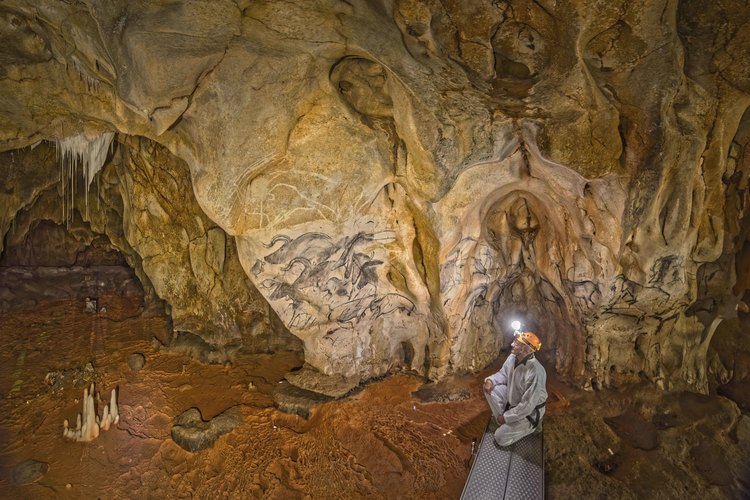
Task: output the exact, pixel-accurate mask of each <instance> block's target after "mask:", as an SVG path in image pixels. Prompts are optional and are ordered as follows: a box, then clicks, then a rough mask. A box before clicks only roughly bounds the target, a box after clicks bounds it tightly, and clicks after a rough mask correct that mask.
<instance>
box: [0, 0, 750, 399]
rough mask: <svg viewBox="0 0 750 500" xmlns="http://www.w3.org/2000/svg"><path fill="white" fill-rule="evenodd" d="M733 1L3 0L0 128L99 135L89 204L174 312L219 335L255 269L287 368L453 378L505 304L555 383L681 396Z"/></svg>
mask: <svg viewBox="0 0 750 500" xmlns="http://www.w3.org/2000/svg"><path fill="white" fill-rule="evenodd" d="M748 18H750V9H748V8H747V4H746V2H744V1H742V0H734V1H727V2H721V3H718V2H711V3H706V2H699V1H697V0H680V1H677V0H655V1H653V0H638V1H625V0H621V1H614V2H612V1H603V0H602V1H600V0H536V1H533V0H513V1H504V0H493V1H490V0H477V1H473V2H466V1H461V0H447V1H446V0H443V1H438V0H427V1H417V0H378V1H366V0H348V1H333V0H314V1H309V2H286V1H284V2H278V1H275V2H273V1H272V2H265V1H253V2H250V1H243V0H237V1H229V0H226V1H225V0H220V1H200V0H185V1H181V2H146V1H128V2H126V1H120V0H117V1H108V2H104V1H99V0H79V1H74V2H56V1H52V0H41V1H39V2H34V3H33V4H30V3H29V2H25V1H20V0H8V1H6V2H4V3H3V5H2V6H1V7H0V32H1V33H2V36H3V38H4V40H5V41H6V43H4V44H3V45H2V48H0V60H1V61H2V67H1V69H0V116H2V121H0V150H3V151H13V150H20V149H23V148H27V147H29V146H31V145H34V144H36V143H37V142H38V141H52V142H54V141H57V142H60V141H63V140H65V139H67V138H70V137H77V138H79V139H77V140H78V141H80V142H86V141H90V143H92V144H93V141H94V140H95V138H96V137H101V134H104V133H112V132H115V133H116V134H117V137H118V139H117V140H118V142H119V145H118V151H119V152H118V154H117V157H116V158H115V159H114V160H113V164H114V166H107V167H105V169H104V170H102V171H101V173H99V174H98V179H99V182H100V183H101V186H102V189H103V191H104V192H107V191H117V192H118V194H119V196H105V197H103V200H104V199H105V198H106V200H109V202H110V203H112V200H115V199H118V200H121V201H120V202H118V203H121V206H120V205H117V204H114V205H107V201H105V208H104V209H97V210H91V207H92V206H93V205H92V201H91V200H89V202H88V204H89V214H90V215H89V217H90V218H89V220H88V223H90V224H91V227H92V228H95V229H96V230H97V231H100V232H104V233H106V234H110V232H109V231H107V228H114V227H117V224H120V225H121V230H119V233H120V234H121V236H120V237H119V239H118V237H113V236H112V235H110V239H112V241H113V244H115V245H118V247H119V248H123V249H126V250H124V252H123V253H124V254H125V255H126V256H128V258H129V259H130V260H131V261H132V262H136V261H137V262H138V264H137V265H134V268H136V269H138V270H139V272H140V273H142V274H144V275H146V276H148V281H150V283H151V284H152V285H153V288H154V289H155V290H156V292H157V293H158V294H159V296H161V297H162V298H165V299H166V300H168V302H170V303H172V304H173V309H172V314H173V317H174V321H175V323H176V324H182V325H184V326H183V328H184V329H186V330H195V331H199V332H201V334H202V335H209V336H211V335H213V336H215V337H216V338H217V339H218V340H220V341H228V340H229V339H231V338H234V337H236V336H237V335H240V336H241V335H242V333H238V332H243V331H246V330H247V329H248V328H251V326H250V323H248V321H247V318H246V317H244V316H242V314H240V313H239V311H240V310H242V309H247V307H249V306H248V305H247V304H250V303H252V304H253V305H252V307H250V309H252V310H253V311H258V312H262V311H263V308H264V306H263V305H260V303H259V302H258V300H257V299H256V298H255V297H257V295H256V290H257V292H259V293H260V295H262V296H263V298H264V299H265V301H266V302H267V304H268V305H269V306H270V308H272V309H273V312H274V313H273V314H276V315H278V318H280V321H281V322H282V323H283V324H284V325H285V327H286V328H288V330H289V331H290V332H291V333H292V334H293V335H294V336H296V337H297V338H299V339H300V340H301V342H302V344H303V345H304V351H305V361H306V366H305V368H304V369H303V370H301V371H299V372H297V373H295V374H293V375H290V380H292V381H293V382H294V383H296V384H298V385H300V386H303V387H307V388H312V389H316V390H321V391H323V392H327V393H331V394H341V393H344V392H346V390H348V389H349V388H351V387H353V386H354V385H356V384H358V383H359V382H360V381H362V380H366V379H368V378H370V377H373V376H377V375H381V374H383V373H386V372H388V371H389V370H393V369H409V370H414V371H417V372H419V373H422V374H425V375H427V376H430V377H432V378H439V377H441V376H443V375H445V374H446V373H451V372H456V371H459V372H460V371H465V370H476V369H479V368H481V367H483V366H485V365H486V364H487V363H489V362H490V361H491V360H492V359H494V358H495V357H496V356H497V354H498V350H499V349H500V348H501V347H503V346H504V345H507V343H508V341H509V336H510V331H509V330H510V328H509V326H508V324H509V323H510V321H511V320H512V319H521V320H523V321H524V322H525V325H526V327H527V328H531V329H534V330H535V331H538V332H539V333H540V335H541V336H542V338H543V342H544V351H543V352H544V356H546V357H547V359H548V361H549V362H550V363H551V364H553V365H554V366H555V368H556V369H557V371H558V372H559V373H560V374H561V375H563V376H564V377H567V378H568V379H569V380H571V381H573V382H576V383H578V384H582V385H588V384H593V385H594V386H618V385H622V384H627V383H629V382H633V381H637V380H642V379H646V380H650V381H652V382H654V383H657V384H659V385H661V386H663V387H673V386H682V387H684V386H687V387H691V388H694V389H698V390H702V391H706V390H707V387H708V384H709V381H710V380H713V379H716V378H719V379H727V378H728V377H731V365H732V361H731V360H727V359H723V360H721V359H719V361H718V362H716V355H715V354H716V353H715V352H713V351H711V349H712V348H711V340H712V337H713V333H714V331H715V330H716V327H717V325H718V324H719V323H720V322H721V321H723V320H725V319H729V318H733V317H735V316H736V315H737V311H738V310H740V311H742V310H743V309H746V308H747V306H746V305H745V302H744V299H745V294H746V292H747V289H748V287H747V283H748V256H747V255H748V250H747V248H748V243H747V241H748V215H747V202H748V194H747V193H748V192H747V178H748V171H750V160H748V152H747V151H748V132H747V131H748V126H750V125H749V124H748V120H749V118H748V116H749V115H748V113H747V110H748V107H749V106H750V57H748V56H750V23H748ZM175 162H180V163H181V162H184V164H185V165H186V166H187V168H188V169H189V174H190V179H189V180H188V179H187V178H184V179H183V178H173V175H174V174H173V173H172V172H174V169H163V168H162V167H161V166H162V165H170V164H173V163H175ZM118 164H119V166H118ZM124 164H128V165H129V168H127V169H125V170H123V169H122V165H124ZM34 168H35V166H34V165H32V164H31V163H24V164H23V166H17V167H15V168H11V169H10V171H9V174H8V177H6V179H8V180H6V181H4V183H3V187H4V191H5V193H6V195H5V196H7V197H10V198H7V199H12V200H14V201H13V202H12V203H11V202H6V204H7V205H8V206H9V207H11V206H12V207H14V208H8V209H6V210H5V212H4V213H2V214H0V215H1V216H2V217H3V219H1V220H0V222H2V224H3V227H4V228H7V227H9V225H10V221H11V220H12V219H13V218H14V217H15V213H16V212H17V210H18V209H19V207H20V206H22V205H23V203H27V202H28V201H24V202H23V203H20V202H19V201H18V200H21V199H23V200H30V199H32V198H34V197H38V196H41V195H39V192H40V190H41V189H42V188H41V187H40V186H45V189H47V191H46V192H50V193H51V192H52V191H50V189H54V188H52V186H53V185H54V184H55V183H56V182H59V181H60V174H56V173H55V172H56V171H55V170H52V169H50V172H49V174H47V175H42V174H41V173H36V172H35V173H34V178H35V179H36V181H35V183H31V181H28V182H27V181H20V180H19V178H20V177H23V176H24V175H25V174H24V172H26V171H27V170H29V169H32V170H33V169H34ZM32 184H33V185H32ZM82 191H85V190H79V193H80V192H82ZM21 192H22V193H23V194H19V193H21ZM90 193H91V191H90ZM89 196H91V195H89ZM193 197H194V199H195V200H196V202H197V204H198V205H199V206H200V211H201V213H205V216H202V215H198V216H196V215H195V214H196V213H198V212H197V210H196V209H194V208H190V209H188V208H187V205H189V204H191V203H193V202H192V199H193ZM40 199H41V198H40ZM14 203H15V204H14ZM36 203H40V201H37V202H36ZM46 203H48V205H49V208H50V210H51V206H52V205H54V202H53V200H50V201H48V202H46ZM79 206H82V205H79ZM45 213H46V212H45ZM172 221H179V222H174V223H173V222H172ZM144 227H151V228H156V229H151V230H149V231H148V233H144V231H143V228H144ZM162 231H163V232H162ZM115 233H118V231H114V233H112V234H115ZM118 241H120V243H118ZM235 245H236V246H235ZM222 249H223V250H222ZM235 249H236V250H235ZM235 251H236V253H235ZM165 256H169V257H168V258H167V257H165ZM235 256H236V260H235ZM240 265H241V268H240ZM217 276H221V278H220V279H219V278H217ZM217 279H218V280H219V281H220V282H221V286H218V287H217V286H214V285H215V284H216V283H218V281H217ZM246 279H249V281H250V282H251V283H252V286H250V285H245V280H246ZM175 282H179V283H180V286H175ZM178 289H179V290H180V291H178ZM187 290H189V292H187ZM237 290H241V294H240V295H239V296H238V295H236V294H235V291H237ZM182 292H185V293H182ZM167 297H169V298H167ZM273 314H270V316H273ZM219 318H221V319H219ZM747 341H748V340H747V339H746V338H743V339H737V340H736V342H739V343H743V342H744V343H747ZM709 360H712V361H711V363H709ZM709 365H710V366H709Z"/></svg>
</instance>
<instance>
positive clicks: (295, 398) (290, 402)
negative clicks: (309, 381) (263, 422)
mask: <svg viewBox="0 0 750 500" xmlns="http://www.w3.org/2000/svg"><path fill="white" fill-rule="evenodd" d="M333 399H334V398H333V397H331V396H326V395H324V394H319V393H317V392H313V391H308V390H307V389H302V388H301V387H297V386H294V385H292V384H290V383H289V382H282V383H280V384H279V385H278V387H277V388H276V390H274V393H273V405H274V406H275V407H276V408H278V409H279V410H281V411H283V412H285V413H292V414H295V415H299V416H300V417H302V418H309V417H310V414H311V413H312V410H313V408H314V407H315V406H317V405H319V404H321V403H325V402H326V401H331V400H333Z"/></svg>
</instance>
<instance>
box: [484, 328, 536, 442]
mask: <svg viewBox="0 0 750 500" xmlns="http://www.w3.org/2000/svg"><path fill="white" fill-rule="evenodd" d="M541 348H542V343H541V342H540V341H539V338H538V337H537V336H536V335H535V334H533V333H532V332H516V338H515V340H513V344H512V345H511V354H510V356H508V359H506V360H505V363H503V367H502V368H501V369H500V371H499V372H497V373H495V374H494V375H491V376H489V377H487V378H486V379H484V395H485V397H486V398H487V402H488V403H489V404H490V408H491V409H492V416H493V417H494V419H495V421H496V422H497V424H498V426H499V427H498V428H497V430H496V431H495V442H497V444H498V445H500V446H509V445H511V444H513V443H515V442H516V441H518V440H519V439H521V438H522V437H524V436H526V435H528V434H531V433H532V432H534V430H535V429H536V428H537V426H538V425H539V424H540V423H541V421H542V417H543V416H544V405H545V403H546V402H547V388H546V385H547V372H545V371H544V367H543V366H542V365H541V363H539V361H537V359H536V358H535V356H534V353H536V352H537V351H539V349H541Z"/></svg>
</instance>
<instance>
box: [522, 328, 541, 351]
mask: <svg viewBox="0 0 750 500" xmlns="http://www.w3.org/2000/svg"><path fill="white" fill-rule="evenodd" d="M515 335H516V340H518V341H519V342H520V343H522V344H524V345H525V346H527V347H529V348H530V349H531V350H532V351H534V352H537V351H538V350H539V349H541V348H542V341H541V340H539V337H537V336H536V334H535V333H534V332H516V334H515Z"/></svg>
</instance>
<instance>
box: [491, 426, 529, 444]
mask: <svg viewBox="0 0 750 500" xmlns="http://www.w3.org/2000/svg"><path fill="white" fill-rule="evenodd" d="M533 431H534V428H533V427H531V426H530V425H529V426H526V425H524V423H522V422H517V423H515V424H514V425H508V424H503V425H501V426H500V427H498V428H497V430H496V431H495V442H496V443H497V445H498V446H510V445H512V444H513V443H515V442H516V441H518V440H520V439H521V438H523V437H525V436H527V435H528V434H531V433H532V432H533Z"/></svg>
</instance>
